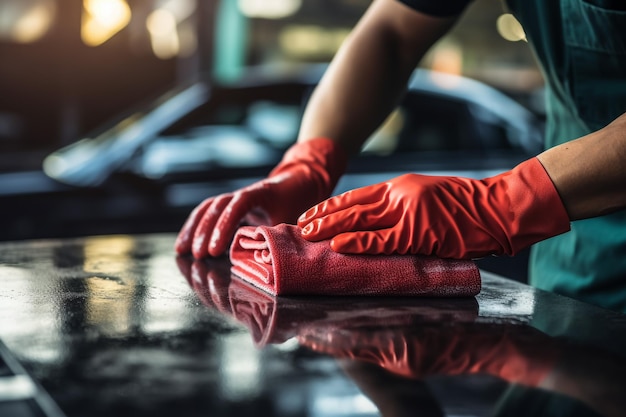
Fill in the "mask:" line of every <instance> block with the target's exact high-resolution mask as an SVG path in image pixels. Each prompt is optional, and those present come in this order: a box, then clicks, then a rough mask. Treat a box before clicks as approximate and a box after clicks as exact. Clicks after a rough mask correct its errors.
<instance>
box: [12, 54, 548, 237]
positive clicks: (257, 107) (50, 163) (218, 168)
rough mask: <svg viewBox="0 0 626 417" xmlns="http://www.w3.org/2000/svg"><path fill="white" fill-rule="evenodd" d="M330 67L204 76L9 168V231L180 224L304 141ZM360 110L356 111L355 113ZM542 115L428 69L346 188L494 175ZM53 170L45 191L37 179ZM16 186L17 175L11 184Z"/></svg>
mask: <svg viewBox="0 0 626 417" xmlns="http://www.w3.org/2000/svg"><path fill="white" fill-rule="evenodd" d="M324 69H325V67H324V66H309V67H306V69H303V70H302V71H299V72H290V73H289V74H281V75H278V74H277V73H275V72H273V73H269V74H268V73H264V72H263V71H260V72H255V71H253V70H251V71H250V73H249V74H248V75H247V76H246V77H242V78H240V79H239V80H238V81H237V82H236V83H232V84H225V85H210V84H209V83H204V82H197V83H194V84H192V85H189V86H186V87H184V88H180V89H178V90H176V91H172V92H170V93H168V94H167V95H165V96H163V97H160V98H159V99H157V100H155V101H153V102H151V103H148V104H147V105H146V106H145V107H143V108H139V109H135V110H133V111H130V112H127V113H126V114H124V115H122V116H121V117H120V119H119V120H118V121H116V122H115V123H112V124H111V125H108V126H106V127H104V128H102V129H100V130H99V131H98V132H95V133H94V134H93V135H90V137H88V138H85V139H83V140H81V141H78V142H76V143H74V144H72V145H70V146H68V147H65V148H62V149H60V150H58V151H56V152H54V153H52V154H51V155H49V156H48V158H46V160H45V162H44V171H45V173H44V172H28V173H22V174H21V177H20V174H17V173H14V174H8V175H5V176H3V177H0V181H3V182H5V183H6V185H7V186H2V187H0V188H1V189H2V190H3V191H2V194H1V195H0V198H2V199H4V200H5V203H4V204H2V206H3V208H4V209H3V210H4V212H5V213H6V215H5V216H3V218H2V220H1V221H2V222H3V223H5V224H3V225H2V227H1V228H0V230H1V231H0V236H1V237H2V239H3V240H7V239H23V238H40V237H59V236H76V235H84V234H103V233H138V232H161V231H175V230H178V228H179V227H180V225H181V224H182V222H183V221H184V219H185V217H186V216H187V214H188V213H189V212H190V211H191V210H192V209H193V207H195V205H197V204H198V203H199V202H200V201H202V200H203V199H204V198H206V197H208V196H211V195H215V194H219V193H222V192H227V191H232V190H233V189H236V188H239V187H241V186H243V185H246V184H249V183H250V182H252V181H255V180H257V179H259V178H261V177H263V176H265V175H266V174H267V173H268V172H269V170H270V169H271V168H272V167H273V166H275V165H276V163H278V161H279V160H280V158H281V157H282V154H283V153H284V151H285V150H286V149H287V148H288V147H289V146H290V145H291V144H292V143H294V142H295V140H296V137H297V133H298V129H299V125H300V119H301V116H302V113H303V110H304V107H305V105H306V102H307V100H308V97H309V95H310V94H311V92H312V90H313V88H314V87H315V85H316V84H317V82H318V81H319V78H320V77H321V75H322V74H323V71H324ZM348 111H350V109H346V112H348ZM541 131H542V122H541V120H540V118H539V117H537V116H536V115H534V114H533V113H532V112H531V111H529V110H527V109H526V108H524V107H523V106H521V105H520V104H519V103H517V102H515V101H514V100H512V99H511V98H509V97H507V96H506V95H504V94H502V93H500V92H498V91H497V90H495V89H493V88H491V87H489V86H487V85H485V84H482V83H480V82H477V81H474V80H470V79H467V78H463V77H460V76H453V75H448V74H440V73H436V72H432V71H428V70H424V69H419V70H417V71H416V72H415V75H414V77H413V79H412V81H411V82H410V88H409V91H408V93H407V94H406V96H405V97H404V99H403V100H402V103H401V104H400V105H399V106H398V108H397V109H396V110H395V111H394V112H393V114H392V115H391V116H390V117H389V119H388V120H387V121H386V122H385V123H384V125H383V126H382V127H381V128H380V129H379V130H378V131H377V132H375V133H374V134H373V135H372V137H371V138H369V140H368V142H367V143H366V145H365V147H364V149H363V151H362V153H361V154H360V155H359V156H358V157H357V158H354V159H353V161H352V162H351V164H350V166H349V170H348V174H347V175H346V176H345V177H344V178H343V179H342V181H341V182H340V184H339V186H338V188H337V192H340V191H344V190H346V189H349V188H354V187H357V186H362V185H366V184H370V183H374V182H379V181H381V180H384V179H387V178H391V177H392V176H395V175H398V174H400V173H404V172H409V171H412V172H421V173H432V174H443V175H447V174H450V175H463V176H470V177H485V176H489V175H493V174H495V173H498V172H501V171H503V170H506V169H509V168H511V167H512V166H514V165H515V164H517V163H518V162H520V161H522V160H523V159H526V158H528V157H529V156H530V155H533V154H536V153H537V152H538V151H539V150H540V146H541ZM44 175H46V176H47V177H48V178H47V180H46V181H44V182H39V183H38V184H39V185H38V188H37V189H29V188H28V182H29V176H30V177H31V178H33V179H32V180H31V182H32V183H33V184H34V183H36V181H35V180H34V177H41V176H44ZM9 183H10V184H9Z"/></svg>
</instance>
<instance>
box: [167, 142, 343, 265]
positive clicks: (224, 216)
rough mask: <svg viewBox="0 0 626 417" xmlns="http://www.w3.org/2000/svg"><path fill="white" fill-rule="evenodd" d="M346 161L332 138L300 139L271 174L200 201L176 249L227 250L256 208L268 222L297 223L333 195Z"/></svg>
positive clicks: (211, 252)
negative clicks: (304, 213) (297, 220)
mask: <svg viewBox="0 0 626 417" xmlns="http://www.w3.org/2000/svg"><path fill="white" fill-rule="evenodd" d="M346 164H347V155H346V154H345V153H344V152H343V151H342V150H341V149H339V148H338V146H337V145H336V144H335V143H334V142H333V141H331V140H330V139H325V138H316V139H311V140H308V141H304V142H298V143H296V144H295V145H293V146H292V147H291V148H289V150H288V151H287V152H286V153H285V155H284V157H283V159H282V161H281V162H280V163H279V164H278V165H277V166H276V168H274V169H273V170H272V172H270V174H269V176H268V178H266V179H264V180H262V181H259V182H256V183H254V184H252V185H250V186H248V187H245V188H242V189H240V190H238V191H235V192H232V193H227V194H222V195H218V196H215V197H210V198H208V199H206V200H204V201H203V202H202V203H200V205H198V207H196V208H195V209H194V211H193V212H192V213H191V214H190V215H189V218H188V219H187V221H186V222H185V224H184V225H183V227H182V229H181V231H180V232H179V234H178V238H177V239H176V244H175V250H176V252H177V253H178V254H181V255H182V254H187V253H190V252H191V253H193V256H194V257H195V258H203V257H205V256H207V255H210V256H219V255H221V254H223V253H224V252H225V251H226V250H227V249H228V247H229V245H230V243H231V241H232V238H233V236H234V234H235V231H236V230H237V228H238V227H239V225H240V224H241V223H242V221H243V219H244V218H245V217H246V216H247V215H250V214H252V213H251V212H255V211H261V212H262V214H263V219H264V222H263V223H264V224H268V225H275V224H278V223H295V221H296V219H297V218H298V215H299V214H300V213H302V212H303V211H304V210H306V209H307V208H309V207H311V206H312V205H313V204H316V203H318V202H320V201H322V200H324V199H325V198H328V197H329V196H330V194H331V193H332V190H333V189H334V188H335V185H336V184H337V181H338V180H339V177H340V176H341V174H343V171H344V170H345V167H346Z"/></svg>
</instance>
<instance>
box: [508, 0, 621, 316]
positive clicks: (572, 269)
mask: <svg viewBox="0 0 626 417" xmlns="http://www.w3.org/2000/svg"><path fill="white" fill-rule="evenodd" d="M508 6H509V8H510V9H511V11H512V13H513V14H514V15H515V16H516V17H517V19H518V20H519V21H520V23H521V24H522V26H523V27H524V30H525V32H526V36H527V38H528V40H529V43H530V44H531V45H532V47H533V48H534V51H535V53H536V55H537V57H538V60H539V62H540V65H541V68H542V71H543V72H544V76H545V80H546V93H547V97H546V100H547V102H546V109H547V129H546V139H545V146H546V148H549V147H552V146H555V145H558V144H561V143H564V142H567V141H569V140H572V139H576V138H579V137H581V136H584V135H586V134H588V133H590V132H592V131H595V130H598V129H601V128H602V127H604V126H606V125H607V124H609V123H610V122H611V121H613V120H614V119H616V118H617V117H618V116H620V115H621V114H623V113H625V112H626V11H625V10H624V9H625V7H624V3H623V2H614V1H612V0H549V1H546V0H508ZM624 163H626V161H624ZM625 186H626V184H625ZM548 215H549V213H546V216H548ZM530 283H531V284H532V285H533V286H536V287H538V288H541V289H545V290H548V291H553V292H556V293H559V294H563V295H567V296H570V297H573V298H577V299H579V300H583V301H586V302H589V303H591V304H595V305H600V306H603V307H606V308H610V309H614V310H620V311H623V312H626V211H620V212H617V213H614V214H611V215H607V216H602V217H598V218H594V219H588V220H582V221H575V222H572V230H571V231H570V232H568V233H565V234H563V235H560V236H557V237H554V238H551V239H548V240H546V241H543V242H540V243H538V244H536V245H535V246H534V247H533V248H532V250H531V259H530Z"/></svg>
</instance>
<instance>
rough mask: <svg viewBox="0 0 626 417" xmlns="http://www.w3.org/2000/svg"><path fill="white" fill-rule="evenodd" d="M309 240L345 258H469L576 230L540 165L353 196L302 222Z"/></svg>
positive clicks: (396, 183) (419, 178)
mask: <svg viewBox="0 0 626 417" xmlns="http://www.w3.org/2000/svg"><path fill="white" fill-rule="evenodd" d="M298 225H299V226H300V227H302V236H303V237H304V238H305V239H307V240H311V241H318V240H323V239H329V238H332V240H331V248H332V249H333V250H334V251H336V252H340V253H357V254H363V253H367V254H390V253H400V254H406V253H411V254H424V255H435V256H438V257H441V258H457V259H470V258H477V257H482V256H486V255H489V254H497V255H500V254H508V255H514V254H515V253H517V252H519V251H520V250H522V249H524V248H526V247H528V246H530V245H531V244H533V243H536V242H538V241H540V240H543V239H546V238H549V237H552V236H555V235H557V234H560V233H564V232H566V231H568V230H569V217H568V215H567V212H566V210H565V207H564V206H563V203H562V202H561V199H560V197H559V195H558V193H557V191H556V189H555V187H554V185H553V183H552V181H551V180H550V177H549V176H548V174H547V173H546V171H545V169H544V168H543V166H542V165H541V163H540V162H539V160H538V159H537V158H531V159H529V160H527V161H525V162H523V163H521V164H520V165H518V166H517V167H515V168H514V169H513V170H511V171H508V172H505V173H503V174H500V175H497V176H494V177H491V178H486V179H483V180H475V179H469V178H460V177H445V176H425V175H417V174H405V175H402V176H400V177H397V178H394V179H392V180H390V181H387V182H383V183H380V184H375V185H370V186H367V187H363V188H358V189H355V190H352V191H348V192H346V193H344V194H341V195H338V196H335V197H332V198H330V199H328V200H326V201H324V202H322V203H320V204H318V205H316V206H314V207H312V208H311V209H309V210H308V211H307V212H306V213H304V214H303V215H302V216H301V217H300V218H299V219H298Z"/></svg>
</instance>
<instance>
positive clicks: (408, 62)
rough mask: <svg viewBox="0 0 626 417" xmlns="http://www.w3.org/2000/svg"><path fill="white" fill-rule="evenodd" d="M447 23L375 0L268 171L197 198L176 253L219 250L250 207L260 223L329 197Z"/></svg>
mask: <svg viewBox="0 0 626 417" xmlns="http://www.w3.org/2000/svg"><path fill="white" fill-rule="evenodd" d="M452 23H453V19H450V18H445V19H442V18H433V17H429V16H427V15H424V14H420V13H417V12H414V11H412V10H410V9H409V8H407V7H406V6H404V5H402V4H401V3H399V2H397V1H396V0H376V1H375V2H374V4H373V5H372V6H371V7H370V8H369V9H368V11H367V13H366V14H365V16H364V17H363V18H362V19H361V21H360V22H359V24H358V25H357V27H356V28H355V30H354V31H353V34H352V35H351V36H350V38H349V39H348V40H347V41H346V42H345V44H344V45H343V46H342V47H341V50H340V51H339V52H338V54H337V57H336V58H335V59H334V60H333V63H332V64H331V65H330V68H329V69H328V71H327V72H326V74H325V75H324V77H323V79H322V81H321V82H320V84H319V86H318V88H317V89H316V90H315V92H314V94H313V96H312V98H311V100H310V103H309V104H308V106H307V110H306V112H305V116H304V119H303V122H302V127H301V130H300V133H299V139H298V143H296V144H295V145H294V146H292V147H291V148H290V149H289V150H288V151H287V153H286V154H285V157H284V158H283V160H282V161H281V162H280V163H279V165H278V166H277V167H276V168H275V169H274V170H273V171H272V172H271V173H270V174H269V176H268V178H266V179H264V180H261V181H259V182H256V183H254V184H251V185H250V186H248V187H245V188H242V189H240V190H236V191H234V192H232V193H226V194H222V195H218V196H215V197H210V198H207V199H206V200H205V201H203V202H202V203H201V204H200V205H198V206H197V207H196V209H195V210H194V211H193V212H192V213H191V214H190V215H189V217H188V219H187V221H186V222H185V224H184V225H183V227H182V228H181V230H180V232H179V235H178V238H177V240H176V244H175V249H176V252H177V253H178V254H188V253H191V254H193V256H194V257H196V258H202V257H206V256H219V255H222V254H223V253H225V252H226V251H227V249H228V246H229V244H230V242H231V241H232V238H233V235H234V233H235V231H236V229H237V228H238V227H239V225H240V224H242V221H243V220H244V218H246V217H248V216H249V215H250V213H252V212H255V211H259V212H261V213H263V216H262V217H261V218H262V219H263V224H271V225H274V224H278V223H283V222H285V223H295V221H296V219H297V217H298V215H299V214H300V213H302V211H304V210H306V209H307V208H309V207H311V206H312V205H314V204H316V203H318V202H320V201H322V200H324V199H325V198H327V197H328V196H330V194H331V192H332V190H333V189H334V187H335V184H336V183H337V181H338V179H339V177H340V176H341V174H342V173H343V171H344V170H345V165H346V159H347V153H355V152H357V150H358V149H359V148H360V147H361V145H362V144H363V142H364V141H365V140H366V139H367V137H368V136H369V134H370V133H371V132H372V131H373V130H374V129H376V128H377V126H378V124H379V123H380V122H382V120H384V118H385V117H386V116H387V114H388V113H389V111H391V110H392V108H393V107H394V106H395V103H396V102H397V100H398V99H399V98H400V97H401V96H402V94H403V92H404V90H405V85H406V82H407V80H408V77H409V75H410V74H411V72H412V71H413V69H414V67H415V66H416V65H417V62H418V61H419V60H420V59H421V57H422V56H423V54H424V52H425V51H426V50H427V49H428V47H429V46H430V45H431V44H432V43H433V42H434V41H435V40H436V39H438V37H439V36H440V35H441V34H442V33H443V32H445V30H446V29H447V28H448V27H449V26H450V25H451V24H452ZM346 151H348V152H346ZM258 218H259V217H257V219H258Z"/></svg>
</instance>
